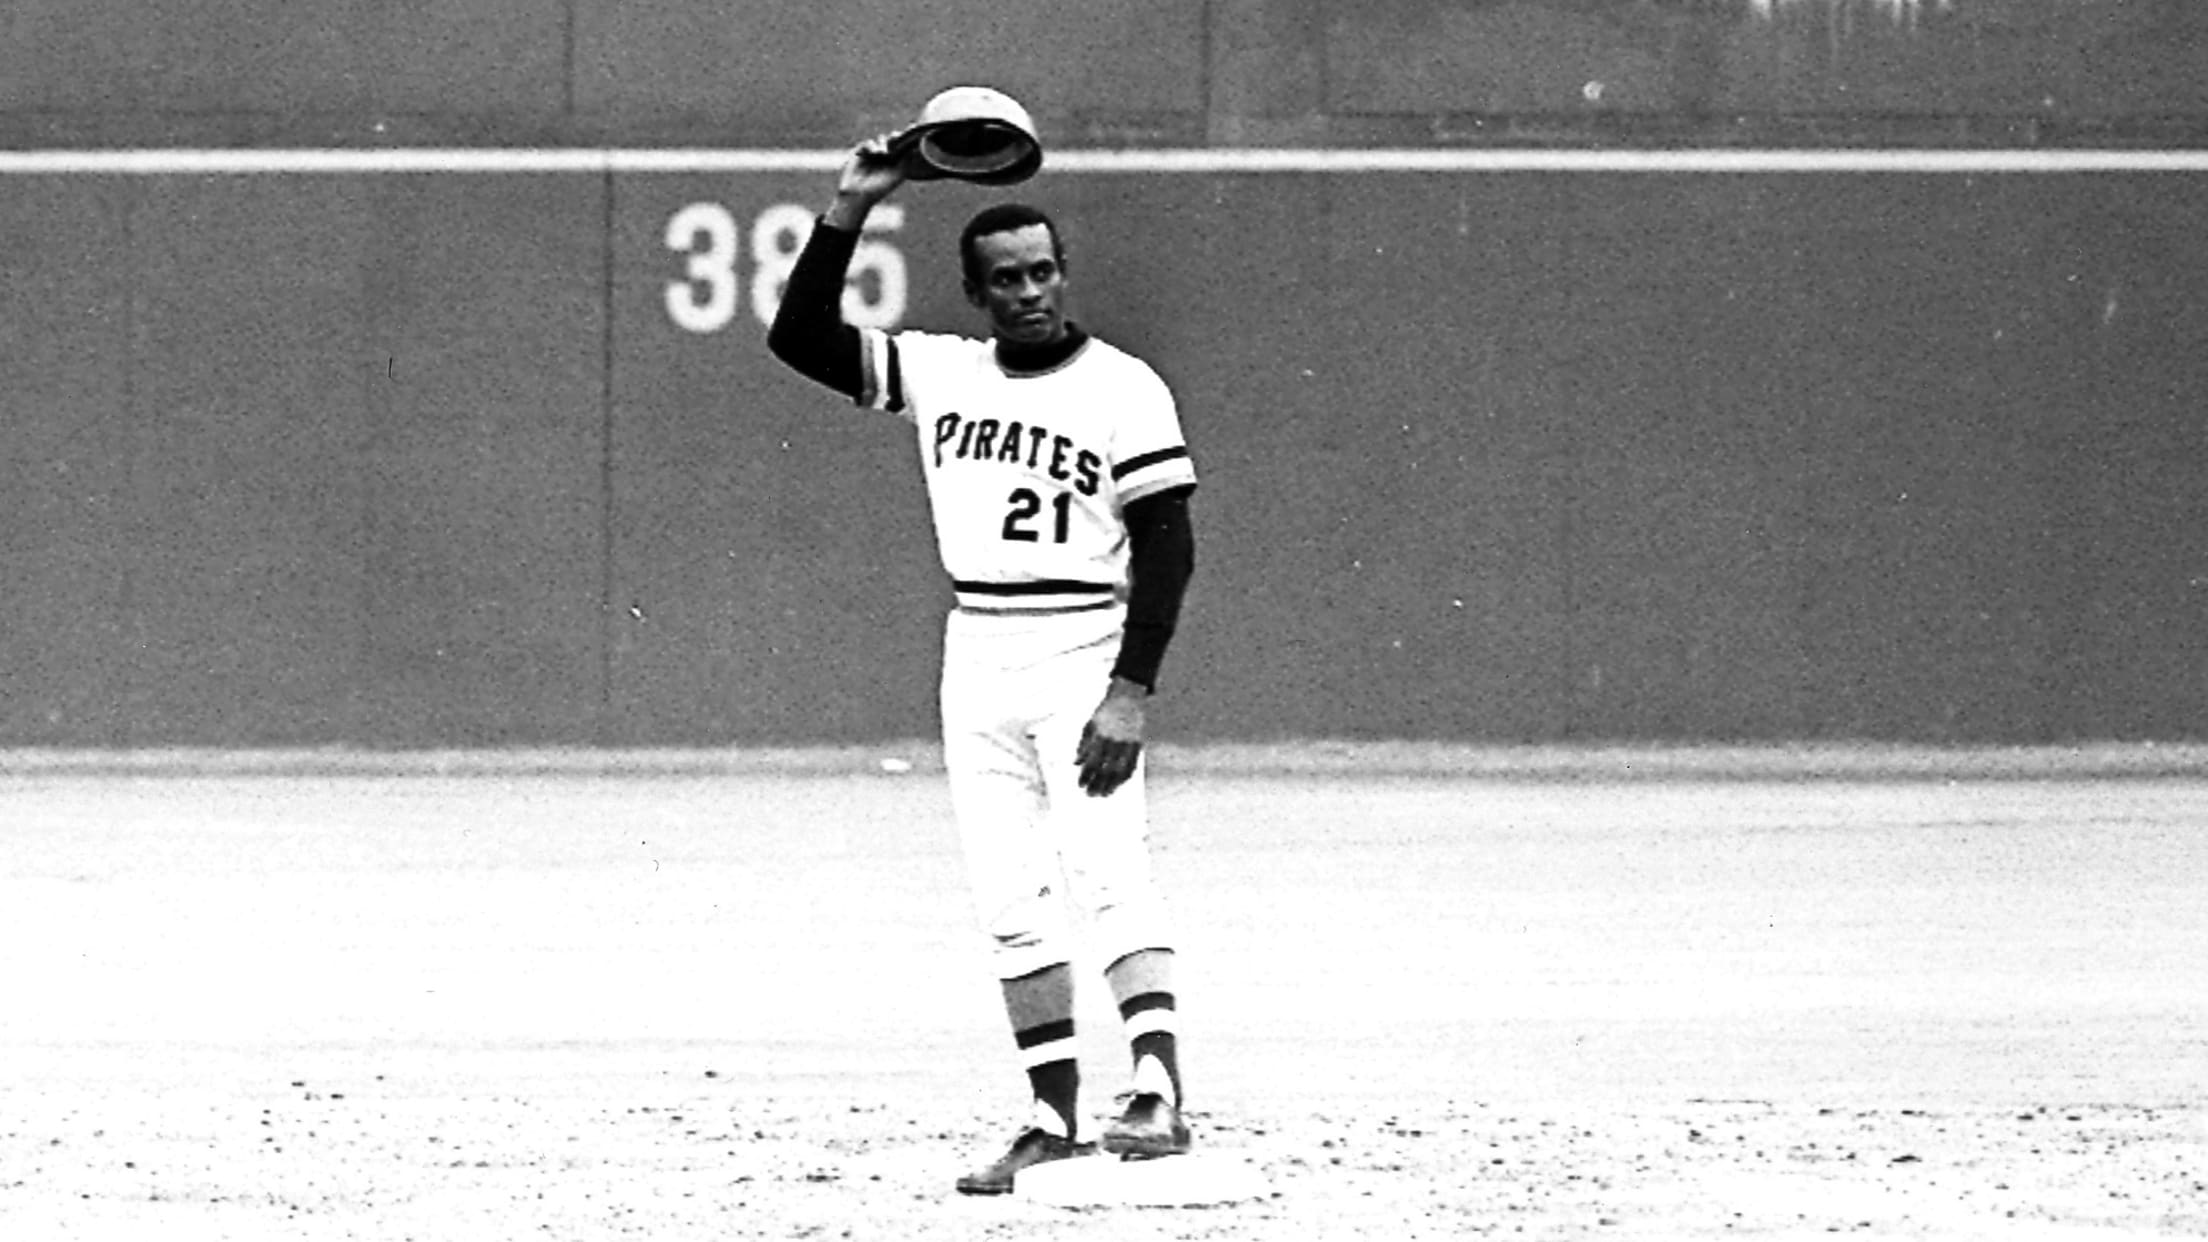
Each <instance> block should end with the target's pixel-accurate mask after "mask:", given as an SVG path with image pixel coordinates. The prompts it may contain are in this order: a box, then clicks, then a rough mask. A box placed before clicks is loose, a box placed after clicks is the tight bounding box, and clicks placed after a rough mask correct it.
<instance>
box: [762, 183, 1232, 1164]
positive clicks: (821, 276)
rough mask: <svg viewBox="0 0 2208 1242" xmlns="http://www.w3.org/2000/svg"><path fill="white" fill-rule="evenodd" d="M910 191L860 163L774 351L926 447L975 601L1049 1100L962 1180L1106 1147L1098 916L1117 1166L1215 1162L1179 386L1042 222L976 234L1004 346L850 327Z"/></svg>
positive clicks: (977, 867)
mask: <svg viewBox="0 0 2208 1242" xmlns="http://www.w3.org/2000/svg"><path fill="white" fill-rule="evenodd" d="M905 179H906V173H905V171H904V170H903V169H902V168H901V167H900V165H899V163H898V162H897V161H896V160H895V159H894V157H892V156H891V154H890V152H889V148H888V145H887V142H886V140H884V139H875V140H873V141H872V142H869V143H866V144H864V145H862V146H860V147H859V148H858V149H857V150H855V151H854V152H853V153H852V155H851V157H850V159H849V160H848V161H846V163H845V165H844V167H843V170H842V173H841V176H840V178H839V180H838V184H837V187H836V193H835V197H834V200H833V201H832V202H831V203H830V205H829V207H828V209H827V211H826V212H825V213H824V214H823V215H822V216H821V217H820V219H819V220H818V222H817V224H816V227H815V228H814V230H813V232H812V235H811V237H810V238H809V240H808V241H807V242H806V245H805V247H804V250H803V252H802V253H801V254H800V255H799V257H798V260H797V262H796V265H795V267H794V268H793V270H792V271H791V273H790V278H789V283H788V287H787V290H786V292H785V294H784V296H783V300H782V304H781V307H780V310H779V312H778V313H777V315H776V317H775V321H774V325H773V327H772V328H771V329H770V330H769V332H768V337H767V340H768V346H769V348H771V349H772V350H773V352H774V354H775V355H776V356H777V357H778V358H780V359H782V360H783V361H784V362H785V363H787V364H789V365H790V366H791V367H793V368H795V369H796V370H798V371H799V372H801V373H803V374H804V375H806V376H809V377H811V378H812V379H814V380H817V381H819V382H820V383H822V384H825V385H827V386H828V387H830V388H833V389H835V390H836V391H838V392H841V393H843V394H845V395H846V396H848V397H850V398H851V399H852V400H853V401H855V402H856V403H858V404H859V405H860V406H863V407H866V408H869V409H874V410H880V411H883V412H886V413H889V414H893V415H896V416H897V417H899V418H901V419H903V420H905V421H906V422H907V423H909V424H910V425H911V426H912V428H913V430H914V432H915V433H916V437H917V445H918V449H919V455H920V466H921V470H922V472H923V474H924V475H925V477H926V481H927V492H928V502H929V507H930V510H931V512H932V515H933V518H934V524H935V535H936V543H937V546H938V549H939V551H940V553H941V556H942V560H943V567H944V569H945V570H946V571H947V572H948V573H949V575H950V577H951V580H952V586H953V589H954V592H955V595H956V599H957V606H956V607H955V608H954V609H953V610H952V611H951V613H950V615H949V617H948V619H947V621H946V624H945V630H944V647H943V668H942V685H941V709H942V727H943V755H944V762H945V766H946V768H947V769H948V773H949V781H950V792H951V800H952V805H953V809H954V811H955V813H956V817H957V820H958V829H959V837H960V844H961V847H962V849H963V852H964V855H965V859H966V865H967V871H968V875H969V880H970V883H971V887H972V891H973V898H974V904H975V909H976V911H977V913H978V915H979V919H980V922H981V926H982V928H983V930H984V931H985V932H986V933H987V934H988V935H989V937H990V938H991V940H992V943H993V948H992V953H993V955H994V962H995V965H996V970H997V974H998V977H999V979H1000V980H1001V981H1002V986H1003V994H1004V1004H1005V1010H1006V1013H1007V1015H1008V1016H1009V1018H1010V1019H1011V1025H1012V1032H1013V1038H1014V1042H1015V1044H1016V1046H1017V1048H1018V1051H1019V1056H1020V1059H1021V1062H1022V1064H1023V1065H1024V1067H1025V1069H1026V1071H1027V1078H1028V1083H1029V1086H1030V1087H1031V1089H1032V1091H1033V1093H1034V1106H1033V1110H1032V1115H1031V1117H1030V1118H1029V1119H1028V1121H1027V1123H1026V1124H1025V1126H1024V1128H1023V1129H1021V1131H1020V1132H1019V1134H1018V1136H1017V1137H1016V1138H1015V1139H1014V1140H1013V1142H1012V1145H1011V1147H1010V1148H1009V1149H1008V1150H1007V1151H1006V1152H1005V1153H1004V1154H1003V1155H1002V1156H1000V1157H998V1158H996V1159H995V1160H994V1161H992V1162H991V1163H989V1164H987V1165H985V1166H983V1167H982V1168H980V1169H978V1170H976V1171H975V1172H973V1173H971V1174H969V1175H967V1176H965V1177H962V1178H960V1179H959V1181H958V1189H959V1190H961V1191H963V1192H965V1193H968V1194H1001V1193H1004V1192H1006V1191H1009V1190H1011V1189H1012V1183H1013V1178H1014V1176H1015V1175H1016V1174H1018V1173H1019V1172H1020V1170H1022V1169H1025V1168H1028V1167H1030V1166H1032V1165H1035V1164H1039V1163H1042V1162H1044V1161H1050V1160H1059V1159H1064V1158H1066V1157H1068V1156H1074V1155H1080V1154H1085V1153H1087V1152H1089V1151H1092V1150H1093V1149H1094V1148H1093V1146H1092V1145H1091V1144H1089V1143H1086V1142H1084V1141H1082V1138H1081V1134H1080V1128H1081V1127H1080V1113H1079V1107H1078V1094H1079V1087H1080V1074H1079V1067H1078V1064H1077V1060H1076V1056H1075V1052H1076V1047H1077V1044H1076V1040H1075V1037H1074V1023H1073V1015H1074V979H1073V973H1072V970H1071V967H1070V965H1069V963H1070V962H1071V960H1072V957H1073V952H1072V945H1071V944H1070V943H1069V930H1070V928H1071V927H1072V926H1074V921H1073V920H1072V919H1071V917H1070V915H1071V913H1072V910H1074V909H1078V910H1079V911H1081V912H1082V913H1083V914H1084V915H1085V916H1086V919H1087V921H1088V923H1089V926H1090V928H1091V932H1092V934H1093V935H1094V936H1095V937H1097V938H1098V941H1099V943H1098V948H1099V949H1101V950H1102V953H1101V956H1102V957H1103V958H1104V960H1106V961H1108V962H1109V963H1110V965H1109V966H1107V967H1106V969H1105V972H1104V975H1105V979H1106V981H1107V982H1108V983H1109V985H1110V987H1111V989H1112V994H1113V996H1114V998H1115V999H1116V1000H1117V1002H1118V1007H1119V1012H1120V1015H1121V1017H1122V1019H1123V1022H1124V1026H1125V1031H1126V1034H1127V1037H1128V1040H1129V1045H1130V1051H1131V1056H1132V1062H1133V1083H1132V1086H1133V1091H1132V1093H1131V1094H1130V1095H1129V1096H1128V1100H1127V1104H1126V1107H1125V1110H1124V1112H1123V1113H1121V1114H1120V1115H1119V1116H1118V1117H1116V1119H1114V1120H1112V1121H1111V1122H1110V1123H1109V1124H1108V1125H1107V1127H1106V1129H1105V1131H1104V1134H1103V1147H1104V1149H1105V1150H1106V1151H1108V1152H1114V1153H1117V1154H1119V1155H1121V1156H1122V1157H1127V1158H1145V1157H1154V1156H1167V1155H1174V1154H1178V1153H1181V1152H1185V1151H1187V1150H1188V1147H1189V1130H1188V1126H1187V1124H1186V1122H1185V1121H1184V1120H1183V1117H1182V1111H1181V1110H1182V1094H1181V1074H1180V1065H1179V1060H1178V1057H1177V1049H1176V1042H1175V1030H1174V1014H1175V1008H1174V991H1173V978H1172V972H1173V960H1174V959H1173V950H1172V934H1171V930H1170V928H1169V926H1168V924H1167V921H1166V911H1165V908H1164V904H1163V902H1162V900H1161V899H1160V896H1159V893H1158V889H1157V885H1156V883H1155V881H1154V879H1153V877H1152V874H1151V866H1150V857H1149V846H1148V824H1147V812H1146V809H1145V804H1144V794H1143V764H1142V747H1143V730H1144V700H1145V698H1146V697H1147V696H1148V695H1149V694H1150V693H1151V691H1152V689H1153V688H1154V687H1155V685H1156V684H1157V675H1158V666H1159V662H1160V660H1161V659H1162V658H1163V656H1164V654H1165V650H1166V646H1167V644H1168V642H1169V641H1170V640H1171V638H1172V635H1173V632H1174V627H1175V624H1176V621H1177V619H1178V617H1179V613H1180V607H1181V600H1182V595H1183V592H1184V591H1185V589H1186V587H1187V583H1188V579H1189V575H1190V572H1191V570H1192V568H1193V566H1194V547H1195V545H1194V537H1193V535H1192V533H1191V530H1190V526H1189V517H1188V497H1189V494H1190V493H1191V492H1192V491H1193V490H1194V489H1195V485H1196V474H1195V468H1194V466H1193V464H1192V463H1191V461H1190V458H1189V453H1188V448H1187V445H1186V443H1185V441H1184V440H1183V438H1182V435H1181V428H1180V421H1179V415H1178V413H1177V412H1176V410H1175V406H1174V402H1173V397H1172V394H1171V393H1170V392H1169V391H1168V389H1167V388H1166V386H1165V384H1164V382H1163V381H1162V380H1160V379H1159V377H1158V376H1157V374H1156V372H1154V371H1152V370H1151V369H1150V367H1148V366H1147V365H1145V364H1144V363H1142V362H1141V361H1139V360H1137V359H1136V358H1134V357H1133V356H1131V355H1129V354H1126V353H1123V352H1122V351H1120V350H1118V349H1116V348H1114V347H1113V346H1111V345H1109V344H1107V343H1105V342H1104V341H1101V340H1098V339H1097V338H1095V337H1092V336H1090V335H1089V334H1088V333H1086V332H1084V331H1083V330H1082V329H1081V328H1080V327H1079V326H1078V325H1076V324H1075V323H1073V322H1072V321H1071V320H1069V319H1068V318H1067V317H1066V308H1065V294H1066V256H1065V250H1064V246H1063V244H1062V239H1061V238H1060V236H1059V233H1058V229H1057V228H1056V226H1055V225H1054V224H1053V223H1052V222H1051V221H1050V220H1049V218H1048V217H1046V216H1045V215H1044V214H1043V213H1041V212H1039V211H1036V210H1035V209H1033V208H1031V207H1026V206H1022V205H1017V204H1005V205H999V206H995V207H990V208H987V209H985V210H983V211H982V212H980V213H979V214H978V215H976V216H975V217H974V218H973V220H972V221H971V222H969V223H968V224H967V226H966V228H965V229H964V231H963V233H962V234H961V236H960V238H959V257H960V262H961V266H962V270H963V273H964V288H965V293H966V298H967V300H968V301H969V302H971V303H972V304H973V305H974V307H975V308H977V309H978V310H979V311H981V312H982V313H983V315H984V316H985V317H986V318H987V321H988V325H989V330H990V334H991V335H990V339H987V340H977V339H973V338H969V337H963V336H952V335H941V334H936V333H928V332H917V331H894V332H890V331H881V330H878V329H871V328H870V329H859V328H855V327H853V326H851V325H849V324H847V323H845V322H844V321H843V318H842V311H841V301H842V296H843V291H844V282H845V278H846V273H847V270H848V267H849V264H850V261H851V257H852V253H853V250H854V248H855V246H856V244H857V241H858V237H859V230H860V228H861V227H862V225H863V224H864V222H865V220H866V217H867V214H868V212H869V211H870V210H872V208H873V207H874V205H875V204H876V203H879V202H881V201H882V200H883V199H884V198H886V197H887V196H888V195H889V194H890V193H891V192H893V191H894V190H896V189H897V187H898V186H899V185H901V184H902V183H903V182H904V180H905ZM1069 903H1071V908H1070V909H1069Z"/></svg>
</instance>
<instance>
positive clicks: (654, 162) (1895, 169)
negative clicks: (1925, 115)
mask: <svg viewBox="0 0 2208 1242" xmlns="http://www.w3.org/2000/svg"><path fill="white" fill-rule="evenodd" d="M843 160H844V152H842V151H833V150H828V151H799V150H713V149H705V148H694V149H683V148H667V149H615V148H581V147H576V148H499V149H488V148H426V147H425V148H412V149H406V150H378V151H367V150H340V149H286V150H254V151H244V150H238V151H233V150H205V149H201V150H184V149H178V150H166V149H163V150H155V149H138V150H121V151H66V150H47V151H0V175H17V176H153V177H160V176H246V175H269V174H293V175H297V174H343V175H365V174H374V173H599V174H604V173H757V172H833V171H835V170H836V169H837V168H839V167H841V166H842V164H843ZM1045 167H1046V169H1047V171H1049V172H1055V173H1145V174H1149V173H1181V174H1191V173H1192V174H1200V175H1202V174H1209V175H1221V174H1241V173H1389V172H1394V173H1482V172H1560V173H1564V172H1569V173H1914V174H1954V173H1963V174H1971V173H1988V174H1992V173H2199V172H2208V150H2182V151H2122V150H2038V149H2032V150H1968V151H1965V150H1953V151H1951V150H1830V151H1825V150H1745V149H1743V150H1734V149H1708V150H1664V151H1599V150H1576V149H1575V150H1531V149H1503V150H1494V149H1481V150H1428V149H1410V150H1405V149H1377V150H1311V149H1270V148H1266V149H1255V148H1235V149H1212V148H1202V149H1168V150H1144V151H1110V150H1078V149H1075V150H1063V151H1054V152H1052V153H1051V154H1050V156H1049V162H1048V163H1047V164H1046V166H1045Z"/></svg>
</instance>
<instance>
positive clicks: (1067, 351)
mask: <svg viewBox="0 0 2208 1242" xmlns="http://www.w3.org/2000/svg"><path fill="white" fill-rule="evenodd" d="M1088 341H1089V334H1088V333H1086V332H1083V331H1082V330H1081V325H1080V324H1077V323H1074V322H1072V321H1070V320H1069V321H1067V323H1066V331H1065V335H1063V336H1061V337H1059V338H1058V339H1057V340H1055V341H1049V342H1046V343H1044V344H1041V345H1021V344H1017V343H1015V342H1012V341H1007V340H1005V339H1003V338H1002V337H999V338H998V339H997V365H998V366H1000V367H1003V368H1004V369H1005V370H1007V371H1009V372H1012V373H1013V374H1022V373H1027V374H1032V373H1034V372H1037V371H1048V370H1050V369H1051V368H1052V367H1056V366H1060V365H1063V364H1064V363H1065V361H1066V359H1068V358H1071V357H1073V356H1074V354H1076V353H1078V352H1080V349H1081V347H1082V346H1083V345H1086V344H1088Z"/></svg>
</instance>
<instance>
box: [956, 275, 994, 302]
mask: <svg viewBox="0 0 2208 1242" xmlns="http://www.w3.org/2000/svg"><path fill="white" fill-rule="evenodd" d="M958 284H959V288H961V289H964V290H965V291H966V301H967V302H968V303H970V304H972V305H973V306H974V307H975V308H976V309H979V310H987V309H989V300H988V299H987V298H984V297H983V296H981V286H980V285H977V284H975V283H974V278H973V277H971V276H968V277H966V278H965V279H964V280H961V281H959V282H958Z"/></svg>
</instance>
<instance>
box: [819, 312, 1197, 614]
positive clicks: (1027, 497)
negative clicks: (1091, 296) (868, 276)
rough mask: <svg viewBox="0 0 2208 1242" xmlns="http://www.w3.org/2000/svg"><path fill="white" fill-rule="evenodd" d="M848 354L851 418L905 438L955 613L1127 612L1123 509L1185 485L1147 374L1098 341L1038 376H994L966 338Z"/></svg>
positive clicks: (1158, 386) (1184, 461) (871, 344)
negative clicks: (908, 436) (856, 371)
mask: <svg viewBox="0 0 2208 1242" xmlns="http://www.w3.org/2000/svg"><path fill="white" fill-rule="evenodd" d="M860 342H861V354H862V371H863V374H864V380H863V382H862V384H861V386H860V387H861V391H860V392H859V393H858V394H857V401H858V404H860V405H861V406H863V407H867V408H870V409H875V410H881V411H884V412H886V413H890V414H894V415H896V416H898V417H900V418H903V419H905V420H906V421H908V422H910V423H911V424H912V425H913V427H914V428H915V431H916V433H917V437H918V442H919V449H920V463H921V469H922V472H923V474H924V476H925V479H926V482H927V492H928V505H929V509H930V511H931V515H932V517H933V519H934V524H935V538H936V547H937V550H938V552H939V553H940V554H941V557H942V561H943V568H944V571H945V572H946V573H948V574H949V575H950V577H951V585H952V589H953V591H954V592H955V593H956V595H957V598H958V605H959V607H960V608H961V609H964V610H968V611H975V612H1011V613H1020V612H1038V613H1042V612H1069V611H1077V610H1086V609H1091V608H1108V607H1111V606H1113V605H1114V604H1118V603H1125V602H1126V598H1127V591H1128V586H1129V582H1128V561H1129V554H1128V544H1127V527H1126V522H1125V518H1124V512H1125V508H1126V506H1127V505H1129V504H1131V503H1133V502H1134V501H1137V500H1140V499H1141V498H1143V497H1145V496H1150V495H1154V494H1156V493H1158V492H1161V491H1164V490H1166V489H1168V488H1174V487H1189V486H1194V484H1195V482H1196V469H1195V464H1194V462H1193V460H1192V459H1191V458H1190V456H1189V452H1188V445H1187V443H1186V441H1185V440H1184V439H1183V437H1182V434H1181V425H1180V415H1179V412H1178V410H1177V409H1176V408H1175V406H1174V402H1173V395H1172V391H1171V390H1170V389H1168V388H1167V387H1166V385H1165V381H1164V380H1162V379H1160V378H1159V377H1158V374H1157V372H1155V371H1153V370H1152V369H1151V368H1150V367H1149V365H1148V364H1146V363H1144V362H1143V361H1141V360H1140V359H1138V358H1136V357H1134V356H1133V355H1131V354H1128V353H1126V352H1125V351H1123V350H1120V349H1118V348H1115V347H1114V346H1112V345H1110V344H1107V343H1106V342H1104V341H1101V340H1098V339H1096V338H1095V337H1090V338H1088V339H1087V340H1086V341H1084V342H1083V343H1082V344H1081V346H1080V348H1079V349H1078V350H1077V351H1076V352H1075V353H1074V354H1073V355H1072V356H1071V357H1069V358H1067V359H1066V360H1065V361H1064V362H1062V363H1060V364H1059V365H1058V366H1056V367H1053V368H1051V369H1049V370H1046V371H1040V372H1008V371H1006V370H1005V369H1004V368H1003V367H1002V366H1000V365H999V364H998V362H997V354H996V347H995V345H994V344H993V343H992V342H990V341H984V340H976V339H974V338H971V337H964V336H953V335H946V334H941V333H932V332H918V331H909V330H908V331H900V332H894V333H892V332H885V331H883V330H880V329H874V328H867V329H862V330H861V332H860Z"/></svg>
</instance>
